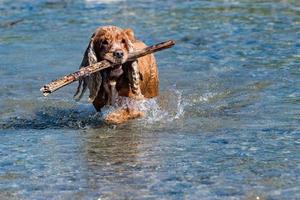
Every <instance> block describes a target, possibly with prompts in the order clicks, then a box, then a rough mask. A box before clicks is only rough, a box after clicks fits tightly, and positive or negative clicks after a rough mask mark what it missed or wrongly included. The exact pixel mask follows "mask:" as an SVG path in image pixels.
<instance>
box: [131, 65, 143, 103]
mask: <svg viewBox="0 0 300 200" xmlns="http://www.w3.org/2000/svg"><path fill="white" fill-rule="evenodd" d="M128 71H129V74H128V78H129V81H130V88H131V91H132V93H133V94H134V95H133V96H132V98H134V99H138V100H141V99H144V96H143V94H142V91H141V87H140V71H139V66H138V62H137V61H133V62H132V63H131V65H130V69H129V70H128Z"/></svg>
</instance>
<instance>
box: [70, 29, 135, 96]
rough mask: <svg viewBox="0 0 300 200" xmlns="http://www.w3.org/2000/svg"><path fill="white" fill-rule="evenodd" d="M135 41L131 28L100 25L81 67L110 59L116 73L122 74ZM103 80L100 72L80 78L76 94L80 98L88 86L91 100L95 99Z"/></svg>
mask: <svg viewBox="0 0 300 200" xmlns="http://www.w3.org/2000/svg"><path fill="white" fill-rule="evenodd" d="M134 41H135V37H134V33H133V31H132V30H131V29H125V30H124V29H121V28H119V27H116V26H103V27H100V28H98V29H97V30H96V31H95V33H94V34H93V35H92V37H91V40H90V42H89V45H88V47H87V49H86V51H85V53H84V57H83V59H82V62H81V65H80V67H86V66H88V65H92V64H95V63H96V62H100V61H102V60H108V61H110V62H112V63H113V64H115V65H116V66H115V67H114V68H113V71H114V73H115V75H117V76H119V75H120V74H122V64H123V63H124V62H125V61H126V60H127V58H128V54H129V52H131V51H132V50H133V44H132V43H133V42H134ZM101 82H102V77H101V74H100V72H98V73H94V74H92V75H90V76H88V77H85V78H84V79H83V80H79V86H78V88H77V91H76V93H75V95H74V96H75V97H76V99H77V100H79V99H80V98H81V97H82V95H83V93H84V92H85V90H86V88H87V87H88V88H89V90H90V96H89V98H90V101H93V100H94V99H95V97H96V95H97V93H98V91H99V89H100V86H101Z"/></svg>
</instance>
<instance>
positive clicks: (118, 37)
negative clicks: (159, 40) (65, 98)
mask: <svg viewBox="0 0 300 200" xmlns="http://www.w3.org/2000/svg"><path fill="white" fill-rule="evenodd" d="M145 47H147V46H146V44H145V43H143V42H142V41H140V40H138V39H137V38H136V37H135V35H134V32H133V30H132V29H122V28H119V27H116V26H103V27H99V28H97V29H96V31H95V32H94V33H93V35H92V37H91V39H90V42H89V44H88V47H87V48H86V50H85V53H84V56H83V59H82V62H81V65H80V68H82V67H86V66H88V65H92V64H95V63H97V62H100V61H102V60H107V61H109V62H111V63H112V64H114V66H115V67H113V68H107V69H104V70H102V71H100V72H96V73H94V74H91V75H90V76H88V77H85V78H83V79H81V80H79V85H78V87H77V90H76V92H75V95H74V97H75V99H76V100H80V99H81V97H82V96H83V94H84V92H85V91H86V89H87V88H88V89H89V92H90V93H89V102H91V103H93V105H94V107H95V109H96V110H97V111H101V108H103V107H104V106H105V105H114V104H115V103H116V99H117V98H118V96H123V97H129V98H132V99H136V100H141V99H147V98H153V97H156V96H158V95H159V77H158V68H157V64H156V59H155V57H154V55H153V54H148V55H146V56H144V57H141V58H138V59H137V60H135V61H133V62H126V63H124V62H125V61H126V60H127V58H128V55H129V53H130V52H132V51H136V50H139V49H143V48H145ZM142 116H144V113H143V112H142V111H139V110H138V109H133V108H129V107H127V108H122V109H119V110H116V111H114V112H113V113H110V114H109V115H108V116H106V118H105V121H107V122H108V123H113V124H119V123H123V122H126V121H128V120H130V119H135V118H139V117H142Z"/></svg>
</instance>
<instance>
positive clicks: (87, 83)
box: [74, 33, 102, 102]
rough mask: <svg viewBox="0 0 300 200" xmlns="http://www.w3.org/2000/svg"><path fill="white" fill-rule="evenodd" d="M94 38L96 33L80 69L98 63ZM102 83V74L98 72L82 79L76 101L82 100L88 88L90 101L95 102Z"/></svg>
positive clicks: (76, 93)
mask: <svg viewBox="0 0 300 200" xmlns="http://www.w3.org/2000/svg"><path fill="white" fill-rule="evenodd" d="M94 36H95V33H94V34H93V35H92V37H91V40H90V42H89V45H88V47H87V48H86V50H85V52H84V56H83V59H82V61H81V64H80V67H79V68H82V67H86V66H89V65H92V64H95V63H96V62H98V59H97V56H96V52H95V49H94ZM101 83H102V77H101V73H100V72H96V73H94V74H91V75H90V76H88V77H84V78H83V79H80V80H79V85H78V87H77V90H76V92H75V94H74V98H75V100H77V101H79V100H80V99H81V98H82V96H83V94H84V92H85V91H86V88H89V90H90V95H89V101H90V102H93V101H94V99H95V98H96V96H97V94H98V91H99V89H100V86H101Z"/></svg>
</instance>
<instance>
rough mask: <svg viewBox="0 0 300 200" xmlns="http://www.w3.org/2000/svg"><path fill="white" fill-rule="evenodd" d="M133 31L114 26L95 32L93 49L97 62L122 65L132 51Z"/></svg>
mask: <svg viewBox="0 0 300 200" xmlns="http://www.w3.org/2000/svg"><path fill="white" fill-rule="evenodd" d="M133 37H134V36H133V31H132V30H131V29H126V30H123V29H121V28H118V27H116V26H104V27H101V28H99V29H97V31H96V32H95V35H94V37H93V47H94V51H95V55H96V57H97V60H98V61H100V60H105V59H106V60H109V61H110V62H112V63H113V64H122V63H124V62H125V61H126V60H127V58H128V54H129V52H131V51H132V49H133V45H132V39H133Z"/></svg>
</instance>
